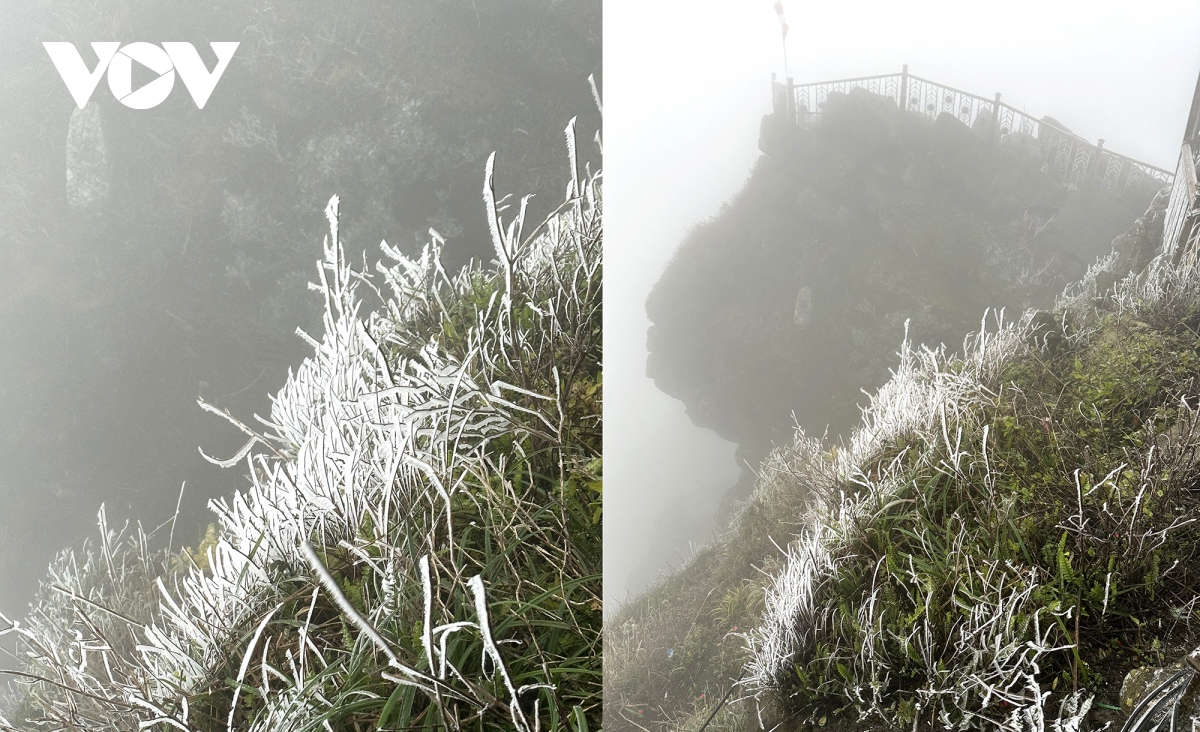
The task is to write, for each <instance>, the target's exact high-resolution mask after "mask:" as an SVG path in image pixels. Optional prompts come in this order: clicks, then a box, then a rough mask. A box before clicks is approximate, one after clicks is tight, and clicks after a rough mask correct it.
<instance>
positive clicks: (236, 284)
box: [0, 0, 602, 614]
mask: <svg viewBox="0 0 1200 732" xmlns="http://www.w3.org/2000/svg"><path fill="white" fill-rule="evenodd" d="M171 39H182V40H189V41H192V42H193V43H194V44H195V45H196V47H197V49H198V51H199V52H200V53H201V55H202V57H203V58H204V59H205V62H206V64H208V67H209V68H212V64H213V63H214V62H215V57H213V56H211V55H210V54H211V49H210V48H209V47H208V42H209V41H239V42H240V45H239V47H238V49H237V52H236V53H235V54H234V56H233V59H232V61H231V62H230V65H229V67H228V68H227V69H226V71H225V72H224V74H223V75H222V77H221V80H220V83H219V84H218V85H217V86H216V89H215V91H214V92H213V95H212V97H211V98H210V99H209V101H208V103H207V104H206V105H205V107H204V109H203V110H200V109H197V108H196V105H195V103H194V102H193V101H192V99H191V97H190V95H189V94H188V93H187V91H186V90H185V89H184V87H183V84H182V83H181V81H180V80H179V79H176V81H175V85H174V91H173V92H172V93H171V95H170V96H169V97H167V99H166V101H164V102H163V103H162V104H161V105H159V106H158V107H155V108H154V109H149V110H130V109H128V108H126V107H124V106H123V105H121V104H120V103H119V102H118V101H117V100H116V98H115V97H114V96H113V94H112V92H111V90H110V89H109V88H108V85H107V84H106V83H105V82H104V81H103V80H101V81H100V83H99V85H98V87H97V88H96V90H95V93H94V94H93V95H92V97H91V101H90V102H89V103H88V105H87V107H86V109H85V110H83V112H80V114H75V113H74V111H78V110H76V106H75V103H74V102H73V101H72V99H71V97H70V94H69V93H68V91H67V88H66V86H65V85H64V83H63V81H62V79H61V78H60V77H59V75H58V72H57V71H56V70H55V68H54V65H53V64H52V63H50V60H49V58H48V57H47V55H46V52H45V50H44V49H43V47H42V45H41V44H42V42H44V41H69V42H73V43H75V45H76V46H77V47H78V49H79V51H80V53H82V54H83V57H84V59H85V60H86V63H87V65H88V68H92V67H93V65H94V63H95V56H94V55H93V53H92V50H91V48H90V46H89V45H88V44H89V42H91V41H97V40H110V41H121V42H122V43H130V42H134V41H145V42H152V43H160V42H162V41H164V40H171ZM135 68H136V69H137V75H135V77H134V78H135V84H141V83H144V81H148V80H149V78H146V79H144V80H143V79H142V77H141V76H140V72H141V71H142V70H144V69H142V67H140V66H136V65H135ZM0 69H2V70H0V95H2V96H3V98H4V99H5V100H7V101H6V102H5V106H4V110H5V111H4V114H0V160H3V161H4V164H3V165H0V191H2V192H3V194H2V195H0V219H2V220H3V221H4V225H3V227H0V251H3V252H4V257H5V260H4V266H2V267H0V341H3V343H4V346H3V347H0V413H3V414H4V415H5V420H4V421H3V423H0V462H2V463H3V465H4V470H3V471H2V472H0V492H2V493H4V495H5V510H4V511H3V512H0V610H2V611H4V612H6V613H9V614H19V613H20V612H21V611H22V609H23V608H24V606H25V605H26V604H27V603H28V602H29V601H30V600H31V599H32V598H33V595H34V591H35V590H36V588H37V581H38V579H39V577H40V576H41V575H42V573H43V572H44V570H45V567H46V565H47V564H48V563H49V561H50V560H51V558H52V557H53V556H54V555H55V553H56V552H57V551H58V550H59V549H60V548H61V547H62V546H64V545H66V544H69V543H73V542H75V541H76V540H77V539H78V538H80V537H82V536H84V535H86V534H88V533H90V532H91V531H92V529H93V527H94V523H95V516H96V512H97V509H98V508H99V506H100V504H101V503H105V504H106V505H107V506H108V508H109V514H110V516H114V517H115V516H116V515H118V514H119V515H122V516H128V515H130V514H131V513H132V512H134V511H136V516H137V517H138V518H140V519H142V520H143V521H144V522H146V524H147V525H157V524H159V523H160V522H162V521H164V520H167V519H169V518H170V517H171V516H172V515H173V512H174V509H175V506H176V502H177V497H178V495H179V487H180V484H181V483H182V482H183V481H185V480H186V481H187V490H186V492H185V493H184V496H183V500H182V502H181V508H180V513H179V519H178V526H177V529H176V538H177V539H179V540H183V539H186V541H187V543H189V544H191V545H192V546H195V545H196V543H197V541H198V540H199V539H200V534H202V532H203V528H204V525H205V523H206V522H207V520H208V515H207V509H206V508H205V506H206V504H207V502H208V500H209V499H211V498H214V497H216V496H223V495H229V494H231V493H232V492H233V491H234V490H235V489H237V488H238V487H239V486H240V480H241V476H240V474H239V473H237V472H236V471H224V472H222V471H215V470H213V469H212V468H211V466H209V465H208V464H206V463H205V462H204V461H203V460H202V459H201V458H200V456H199V455H198V454H197V452H196V445H204V446H205V447H206V448H207V449H209V450H210V451H216V452H222V453H224V452H227V451H232V450H234V449H236V447H237V445H236V444H234V443H235V442H236V441H237V437H238V435H237V433H236V432H232V431H230V430H228V429H226V425H225V423H224V422H222V421H221V420H220V419H218V418H216V417H215V416H213V415H211V414H208V413H205V412H202V411H201V410H198V409H196V408H195V400H196V397H197V396H198V395H199V396H202V397H203V398H204V399H205V400H206V401H208V402H210V403H212V404H214V405H215V406H218V407H220V408H222V409H229V410H230V411H231V412H232V413H233V414H236V415H238V416H240V417H241V418H242V419H243V420H250V419H251V417H250V415H252V414H254V413H255V412H257V413H258V414H263V415H265V414H266V411H267V410H268V409H270V403H269V400H268V397H267V395H268V394H272V393H275V392H277V391H278V390H279V389H280V388H281V387H282V385H283V382H284V378H285V376H286V374H287V370H288V368H295V367H296V366H297V365H298V364H299V363H300V361H301V360H302V359H303V358H304V356H305V355H307V345H306V344H305V343H304V342H303V341H301V340H300V339H298V338H295V337H294V336H293V333H294V332H295V330H296V328H297V327H302V328H304V329H305V330H306V331H308V332H310V333H315V332H319V330H320V328H321V318H322V313H321V301H320V298H319V297H317V296H316V295H315V294H314V293H312V292H309V291H307V289H306V287H305V283H307V282H308V281H309V280H310V279H312V277H313V272H314V270H313V261H314V260H315V259H317V258H318V257H319V256H320V254H319V252H318V251H316V250H315V248H314V246H313V232H314V231H319V230H320V229H321V228H322V227H324V226H325V223H324V219H323V217H322V211H323V209H324V207H325V204H326V202H327V201H328V200H329V198H330V196H331V195H332V194H333V193H338V194H340V195H341V196H342V211H343V215H344V224H343V226H342V231H341V234H342V240H343V241H342V243H343V246H344V247H345V249H346V252H347V257H348V258H349V259H351V260H353V261H356V262H357V261H361V257H362V254H363V252H366V253H367V254H368V256H369V257H371V258H372V260H373V259H374V258H375V257H377V256H378V249H377V248H376V247H377V245H378V243H379V241H380V239H383V238H386V239H387V240H388V242H390V243H391V244H392V245H393V246H395V247H396V248H397V249H399V250H400V251H402V252H403V253H404V254H405V255H407V256H409V257H416V256H419V254H420V251H421V247H422V245H423V244H424V242H425V241H426V234H425V232H426V231H427V230H428V229H429V228H430V227H432V228H435V229H437V230H438V232H439V233H440V234H441V235H442V236H443V237H444V238H445V239H446V246H445V247H444V249H443V252H442V256H443V258H444V263H445V267H446V268H447V269H448V270H449V271H450V272H455V271H457V270H458V269H459V268H460V267H461V266H462V265H464V264H465V263H466V262H467V261H468V260H470V259H472V258H475V259H481V260H487V259H490V257H491V251H492V246H491V243H490V237H489V235H488V228H487V221H486V216H485V215H484V213H483V210H482V208H481V207H480V206H479V177H480V172H481V171H482V170H483V167H484V164H485V162H486V160H487V157H488V154H489V153H490V152H491V151H493V150H497V151H499V157H498V162H497V165H496V176H497V179H496V183H497V187H498V189H501V190H505V191H519V192H522V193H524V192H530V193H535V194H537V195H536V197H535V198H533V199H532V200H531V201H530V204H529V206H530V207H529V212H528V215H529V218H530V221H540V220H541V219H542V218H544V217H545V216H546V215H548V214H549V213H550V211H552V210H553V209H554V208H555V207H556V206H557V205H558V204H559V202H560V201H561V198H562V191H563V181H562V170H563V164H562V155H561V147H562V145H561V142H560V141H561V135H562V126H563V123H564V122H565V121H566V120H567V119H569V118H570V117H571V116H572V115H573V114H576V113H578V114H579V120H578V125H579V130H580V139H581V140H590V139H591V137H592V133H593V132H594V131H595V130H596V129H597V127H598V125H599V121H600V120H599V115H598V113H597V112H596V111H595V110H594V109H593V107H592V103H591V94H590V91H589V89H588V85H587V83H586V79H587V76H588V74H589V73H592V72H596V73H597V74H599V72H600V71H601V69H600V0H573V1H572V2H561V1H560V0H437V1H436V2H429V1H427V0H396V1H394V2H391V1H389V2H380V1H379V0H341V1H340V2H338V3H336V4H330V3H328V2H324V1H323V0H292V1H289V2H276V1H275V0H219V1H218V2H211V3H208V2H205V3H198V2H170V1H167V2H164V1H162V0H26V1H23V2H17V3H10V4H7V5H6V7H5V9H4V16H3V20H2V21H0ZM147 73H149V72H147ZM598 81H602V80H600V79H598ZM73 110H74V111H73ZM84 112H86V114H85V113H84ZM580 149H581V155H585V157H586V158H587V159H593V160H594V159H596V158H595V156H592V155H590V152H591V150H590V149H589V148H585V147H584V146H581V148H580ZM317 243H318V244H319V241H318V242H317ZM237 444H240V443H237Z"/></svg>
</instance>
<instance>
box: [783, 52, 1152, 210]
mask: <svg viewBox="0 0 1200 732" xmlns="http://www.w3.org/2000/svg"><path fill="white" fill-rule="evenodd" d="M854 89H863V90H865V91H867V92H870V93H872V94H876V95H879V96H882V97H886V98H887V99H890V100H891V101H892V102H893V103H894V104H896V105H897V106H899V107H901V108H902V109H904V110H906V111H909V112H917V113H919V114H923V115H925V116H927V117H937V116H939V115H941V114H950V115H952V116H953V117H955V118H956V119H958V120H959V121H960V122H962V123H963V124H965V125H967V126H968V127H970V128H971V129H972V130H974V131H975V132H977V133H978V134H980V135H982V136H983V137H985V138H986V139H988V140H989V141H991V142H992V143H993V144H995V145H998V146H1000V147H1004V148H1007V149H1009V150H1011V151H1012V152H1014V153H1016V154H1018V155H1022V156H1025V157H1027V158H1029V159H1030V160H1031V162H1035V163H1037V164H1040V165H1042V166H1044V169H1045V170H1046V172H1048V173H1050V174H1051V175H1052V176H1053V177H1055V178H1057V179H1058V180H1060V181H1062V182H1063V183H1064V184H1066V185H1070V186H1082V185H1095V186H1100V187H1102V188H1111V189H1118V190H1125V189H1127V188H1130V187H1140V186H1165V185H1170V184H1171V182H1172V179H1173V178H1174V176H1173V175H1172V173H1171V171H1169V170H1164V169H1162V168H1159V167H1156V166H1153V165H1150V164H1149V163H1144V162H1141V161H1140V160H1134V159H1133V158H1130V157H1126V156H1124V155H1120V154H1118V153H1114V152H1112V151H1111V150H1106V149H1104V140H1100V141H1099V142H1098V143H1091V142H1088V141H1087V140H1085V139H1083V138H1082V137H1080V136H1079V135H1076V134H1075V133H1073V132H1071V131H1070V130H1068V129H1067V128H1065V127H1063V126H1062V125H1061V124H1060V123H1058V122H1056V121H1055V120H1053V119H1051V118H1048V117H1043V118H1041V119H1038V118H1036V117H1032V116H1030V115H1029V114H1026V113H1025V112H1024V111H1022V110H1019V109H1017V108H1016V107H1012V106H1010V105H1008V104H1005V103H1003V102H1001V101H1000V95H999V94H997V95H996V96H995V98H993V99H988V98H986V97H981V96H979V95H977V94H972V93H970V92H965V91H963V90H961V89H955V88H954V87H951V86H946V85H945V84H939V83H937V82H935V81H930V80H928V79H923V78H921V77H919V76H914V75H912V74H910V73H908V66H907V65H906V66H904V70H903V71H902V72H901V73H899V74H884V75H881V76H861V77H857V78H853V79H837V80H834V81H820V82H814V83H809V84H794V83H792V82H791V80H790V79H789V80H788V81H787V82H786V83H785V82H780V81H778V80H775V81H774V82H773V98H774V105H773V106H774V111H775V113H776V114H777V115H780V116H782V117H783V118H784V119H785V120H786V121H788V122H790V123H791V124H793V125H797V126H799V127H811V126H812V125H814V124H816V123H817V121H818V120H819V119H820V116H821V114H822V113H823V112H824V110H825V106H826V103H827V102H828V99H829V95H830V94H835V93H841V94H849V93H850V92H851V91H852V90H854Z"/></svg>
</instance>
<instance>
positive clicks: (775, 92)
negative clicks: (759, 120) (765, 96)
mask: <svg viewBox="0 0 1200 732" xmlns="http://www.w3.org/2000/svg"><path fill="white" fill-rule="evenodd" d="M779 111H780V110H779V81H778V80H777V79H776V78H775V72H774V71H772V72H771V112H772V113H774V114H776V115H778V114H779Z"/></svg>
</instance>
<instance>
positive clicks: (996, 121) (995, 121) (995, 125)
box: [992, 92, 1000, 145]
mask: <svg viewBox="0 0 1200 732" xmlns="http://www.w3.org/2000/svg"><path fill="white" fill-rule="evenodd" d="M992 144H993V145H999V144H1000V92H996V101H994V102H992Z"/></svg>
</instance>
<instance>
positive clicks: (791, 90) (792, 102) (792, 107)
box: [787, 76, 800, 124]
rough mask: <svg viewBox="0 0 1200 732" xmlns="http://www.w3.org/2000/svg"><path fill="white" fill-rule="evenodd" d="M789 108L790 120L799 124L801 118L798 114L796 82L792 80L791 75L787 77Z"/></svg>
mask: <svg viewBox="0 0 1200 732" xmlns="http://www.w3.org/2000/svg"><path fill="white" fill-rule="evenodd" d="M787 110H788V121H789V122H791V123H792V124H798V123H799V122H800V119H799V117H797V115H796V82H794V81H792V77H790V76H789V77H788V78H787Z"/></svg>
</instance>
